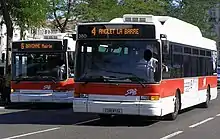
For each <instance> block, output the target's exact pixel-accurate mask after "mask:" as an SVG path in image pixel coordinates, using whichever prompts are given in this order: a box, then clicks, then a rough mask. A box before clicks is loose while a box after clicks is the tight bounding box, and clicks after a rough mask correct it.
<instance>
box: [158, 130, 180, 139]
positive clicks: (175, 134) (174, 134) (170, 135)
mask: <svg viewBox="0 0 220 139" xmlns="http://www.w3.org/2000/svg"><path fill="white" fill-rule="evenodd" d="M181 133H183V131H177V132H174V133H172V134H169V135H167V136H165V137H162V138H160V139H169V138H172V137H174V136H177V135H179V134H181Z"/></svg>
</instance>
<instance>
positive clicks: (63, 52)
mask: <svg viewBox="0 0 220 139" xmlns="http://www.w3.org/2000/svg"><path fill="white" fill-rule="evenodd" d="M74 37H75V34H73V35H71V36H69V35H68V34H67V33H58V34H49V35H45V36H44V39H39V40H21V41H14V42H13V43H12V81H11V101H12V102H16V103H72V99H73V92H74V72H73V68H74V54H75V43H76V41H75V38H74Z"/></svg>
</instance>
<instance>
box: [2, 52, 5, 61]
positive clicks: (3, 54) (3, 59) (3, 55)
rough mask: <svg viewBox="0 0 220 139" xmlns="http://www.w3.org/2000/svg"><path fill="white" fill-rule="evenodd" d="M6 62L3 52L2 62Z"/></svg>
mask: <svg viewBox="0 0 220 139" xmlns="http://www.w3.org/2000/svg"><path fill="white" fill-rule="evenodd" d="M4 62H5V53H2V63H4Z"/></svg>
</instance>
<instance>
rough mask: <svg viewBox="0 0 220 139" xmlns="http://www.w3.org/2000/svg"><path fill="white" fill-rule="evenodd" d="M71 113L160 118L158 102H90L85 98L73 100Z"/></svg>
mask: <svg viewBox="0 0 220 139" xmlns="http://www.w3.org/2000/svg"><path fill="white" fill-rule="evenodd" d="M73 111H74V112H81V113H97V114H113V115H143V116H162V108H161V103H160V101H156V102H144V101H133V102H131V101H129V102H114V101H94V100H93V101H91V100H88V99H85V98H74V99H73Z"/></svg>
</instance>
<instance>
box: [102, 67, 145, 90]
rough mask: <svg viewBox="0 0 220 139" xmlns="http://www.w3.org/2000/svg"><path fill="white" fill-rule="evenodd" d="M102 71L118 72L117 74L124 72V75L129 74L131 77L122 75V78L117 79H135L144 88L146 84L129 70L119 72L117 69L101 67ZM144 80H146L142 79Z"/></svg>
mask: <svg viewBox="0 0 220 139" xmlns="http://www.w3.org/2000/svg"><path fill="white" fill-rule="evenodd" d="M102 70H103V71H105V72H109V73H118V74H124V75H131V77H124V78H119V79H130V80H131V81H132V80H133V79H136V81H137V82H138V83H139V84H140V85H141V86H142V87H143V88H145V87H146V85H145V84H143V83H142V80H144V79H142V78H140V77H138V76H137V75H135V74H134V73H130V72H119V71H110V70H105V69H102ZM144 81H146V80H144Z"/></svg>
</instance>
